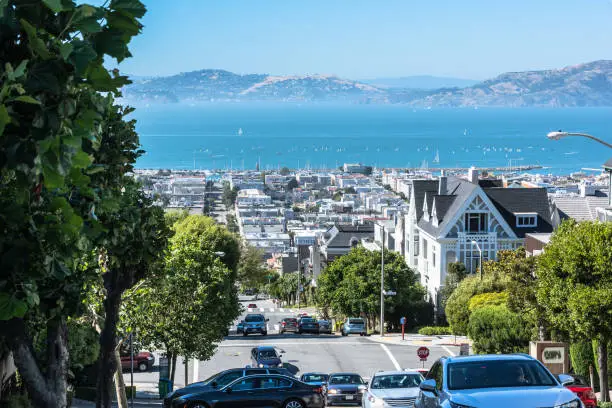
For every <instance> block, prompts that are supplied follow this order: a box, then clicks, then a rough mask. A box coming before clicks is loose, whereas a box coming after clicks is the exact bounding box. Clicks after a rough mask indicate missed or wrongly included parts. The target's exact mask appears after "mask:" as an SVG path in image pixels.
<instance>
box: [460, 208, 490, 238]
mask: <svg viewBox="0 0 612 408" xmlns="http://www.w3.org/2000/svg"><path fill="white" fill-rule="evenodd" d="M488 218H489V215H488V214H487V213H466V214H465V232H468V233H472V234H474V233H480V232H487V221H488Z"/></svg>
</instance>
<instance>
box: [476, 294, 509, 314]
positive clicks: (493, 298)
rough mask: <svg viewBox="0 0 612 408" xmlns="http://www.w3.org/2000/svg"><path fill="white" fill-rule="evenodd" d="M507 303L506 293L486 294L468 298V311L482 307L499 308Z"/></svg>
mask: <svg viewBox="0 0 612 408" xmlns="http://www.w3.org/2000/svg"><path fill="white" fill-rule="evenodd" d="M507 303H508V292H487V293H481V294H480V295H475V296H472V297H471V298H470V302H469V303H468V310H469V311H470V312H473V311H474V310H476V309H478V308H481V307H484V306H501V305H506V304H507Z"/></svg>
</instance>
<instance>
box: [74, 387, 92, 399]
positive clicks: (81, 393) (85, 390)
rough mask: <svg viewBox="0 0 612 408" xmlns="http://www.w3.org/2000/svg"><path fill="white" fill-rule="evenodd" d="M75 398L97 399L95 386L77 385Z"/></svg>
mask: <svg viewBox="0 0 612 408" xmlns="http://www.w3.org/2000/svg"><path fill="white" fill-rule="evenodd" d="M74 398H78V399H82V400H84V401H95V400H96V388H95V387H76V388H75V389H74Z"/></svg>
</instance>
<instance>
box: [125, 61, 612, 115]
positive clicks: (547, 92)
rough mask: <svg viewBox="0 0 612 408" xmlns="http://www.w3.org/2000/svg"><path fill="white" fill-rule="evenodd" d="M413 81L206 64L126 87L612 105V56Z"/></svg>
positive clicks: (162, 98)
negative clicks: (454, 79) (437, 84)
mask: <svg viewBox="0 0 612 408" xmlns="http://www.w3.org/2000/svg"><path fill="white" fill-rule="evenodd" d="M421 78H427V77H421ZM428 78H430V79H431V78H433V77H428ZM423 81H424V80H423V79H421V82H420V83H421V84H423V83H424V82H423ZM408 83H409V82H407V81H404V82H403V84H404V86H401V87H400V86H396V87H391V88H388V87H382V86H375V85H371V84H366V83H363V82H358V81H352V80H348V79H342V78H338V77H336V76H331V75H301V76H298V75H295V76H274V75H265V74H248V75H238V74H234V73H232V72H228V71H223V70H211V69H205V70H201V71H194V72H187V73H182V74H179V75H174V76H169V77H159V78H148V79H142V80H135V82H134V84H132V85H129V86H127V87H125V88H124V91H123V93H124V97H125V99H127V100H128V102H130V103H138V102H145V103H173V102H187V103H200V102H215V101H274V102H321V101H338V102H348V103H404V104H409V105H411V106H415V107H417V106H418V107H430V106H431V107H442V106H447V107H449V106H450V107H455V106H456V107H460V106H513V107H522V106H558V107H561V106H612V61H595V62H590V63H587V64H581V65H576V66H571V67H566V68H562V69H554V70H545V71H526V72H511V73H506V74H502V75H500V76H498V77H496V78H493V79H490V80H487V81H484V82H480V83H478V84H475V85H472V86H469V87H465V88H450V87H447V88H443V89H434V90H432V89H427V88H426V87H425V86H421V87H419V89H411V87H409V86H405V85H406V84H408ZM414 83H416V82H414Z"/></svg>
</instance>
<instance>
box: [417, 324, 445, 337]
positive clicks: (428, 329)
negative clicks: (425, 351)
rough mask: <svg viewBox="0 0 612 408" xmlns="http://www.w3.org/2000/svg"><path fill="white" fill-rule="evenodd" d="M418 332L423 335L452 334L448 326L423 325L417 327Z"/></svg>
mask: <svg viewBox="0 0 612 408" xmlns="http://www.w3.org/2000/svg"><path fill="white" fill-rule="evenodd" d="M419 334H422V335H423V336H438V335H447V334H452V332H451V329H450V327H448V326H425V327H421V328H420V329H419Z"/></svg>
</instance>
